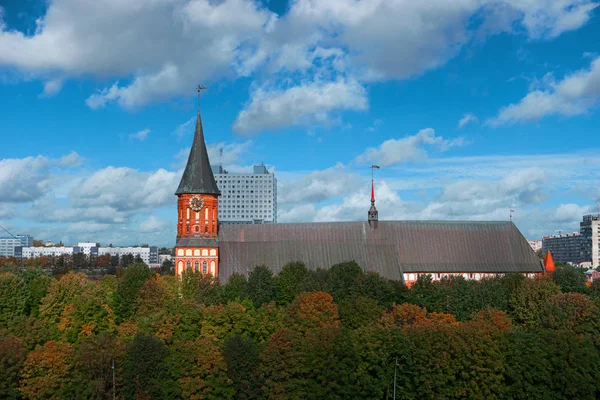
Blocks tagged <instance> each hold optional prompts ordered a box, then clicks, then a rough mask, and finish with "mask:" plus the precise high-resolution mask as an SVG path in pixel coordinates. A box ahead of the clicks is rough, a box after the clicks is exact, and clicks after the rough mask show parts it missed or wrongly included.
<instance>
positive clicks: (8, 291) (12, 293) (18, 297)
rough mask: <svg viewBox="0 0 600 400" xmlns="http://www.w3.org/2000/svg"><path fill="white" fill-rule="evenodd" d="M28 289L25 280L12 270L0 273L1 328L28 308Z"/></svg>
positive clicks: (23, 313)
mask: <svg viewBox="0 0 600 400" xmlns="http://www.w3.org/2000/svg"><path fill="white" fill-rule="evenodd" d="M28 297H29V296H28V291H27V286H26V284H25V280H24V279H23V278H22V277H20V276H17V275H14V274H12V273H10V272H8V273H3V274H0V328H4V327H6V326H8V323H9V321H11V320H12V319H13V318H16V317H18V316H21V315H25V312H26V310H27V300H28Z"/></svg>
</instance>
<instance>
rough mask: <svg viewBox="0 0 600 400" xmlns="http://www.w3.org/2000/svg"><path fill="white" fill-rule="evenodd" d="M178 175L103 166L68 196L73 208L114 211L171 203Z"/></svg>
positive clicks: (173, 202) (165, 171) (162, 171)
mask: <svg viewBox="0 0 600 400" xmlns="http://www.w3.org/2000/svg"><path fill="white" fill-rule="evenodd" d="M179 179H180V176H179V175H178V174H177V173H175V172H172V171H167V170H164V169H159V170H157V171H154V172H140V171H137V170H135V169H132V168H126V167H106V168H103V169H101V170H98V171H96V172H95V173H94V174H92V175H91V176H90V177H88V178H86V179H84V180H83V181H82V182H81V184H80V185H78V186H77V187H76V188H74V189H73V191H72V192H71V194H70V197H71V199H72V200H73V203H74V205H75V206H85V207H94V206H109V207H113V208H114V209H116V210H118V211H129V210H140V209H148V208H153V207H161V206H165V205H168V204H175V200H174V196H173V194H174V193H175V190H176V189H177V184H178V183H179Z"/></svg>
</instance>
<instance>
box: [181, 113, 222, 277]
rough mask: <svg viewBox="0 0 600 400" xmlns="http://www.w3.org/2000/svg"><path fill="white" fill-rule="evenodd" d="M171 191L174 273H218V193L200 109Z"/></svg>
mask: <svg viewBox="0 0 600 400" xmlns="http://www.w3.org/2000/svg"><path fill="white" fill-rule="evenodd" d="M175 194H176V195H177V197H178V198H179V199H178V201H177V243H176V245H175V273H176V275H180V274H181V273H182V272H183V271H185V270H190V269H191V270H194V271H199V272H202V273H203V274H212V275H214V276H218V275H219V242H218V237H217V230H218V215H219V202H218V196H219V195H220V194H221V193H220V192H219V188H218V187H217V182H216V181H215V177H214V175H213V173H212V169H211V167H210V162H209V159H208V152H207V151H206V143H205V142H204V131H203V129H202V119H201V118H200V111H198V116H197V118H196V130H195V132H194V141H193V143H192V148H191V150H190V155H189V158H188V162H187V165H186V167H185V171H184V173H183V176H182V178H181V182H180V183H179V187H178V188H177V192H175Z"/></svg>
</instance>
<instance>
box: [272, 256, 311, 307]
mask: <svg viewBox="0 0 600 400" xmlns="http://www.w3.org/2000/svg"><path fill="white" fill-rule="evenodd" d="M307 275H308V270H307V269H306V266H305V265H304V263H302V262H292V263H289V264H287V265H286V266H284V267H283V269H282V270H281V272H280V273H279V275H278V276H277V304H280V305H286V304H289V303H291V302H292V300H294V298H296V296H297V295H298V294H300V283H301V282H302V281H303V280H304V279H305V278H306V276H307Z"/></svg>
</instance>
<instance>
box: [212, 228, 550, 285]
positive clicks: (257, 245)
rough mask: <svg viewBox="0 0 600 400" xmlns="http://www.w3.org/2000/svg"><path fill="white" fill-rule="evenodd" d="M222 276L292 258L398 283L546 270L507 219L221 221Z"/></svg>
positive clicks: (274, 266) (273, 267)
mask: <svg viewBox="0 0 600 400" xmlns="http://www.w3.org/2000/svg"><path fill="white" fill-rule="evenodd" d="M219 254H220V262H219V277H220V279H221V280H224V281H226V280H227V279H228V278H229V276H230V275H231V274H233V273H236V272H237V273H242V274H247V273H249V272H250V271H252V269H253V268H254V267H255V266H256V265H266V266H267V267H269V268H270V269H271V270H272V271H273V272H274V273H278V272H280V271H281V269H282V268H283V267H284V266H285V265H286V264H287V263H289V262H292V261H302V262H304V264H305V265H306V267H307V268H309V269H313V270H314V269H317V268H329V267H331V266H332V265H334V264H337V263H341V262H346V261H356V262H357V263H358V264H359V265H360V266H361V267H362V268H363V269H364V270H365V271H375V272H378V273H379V274H380V275H381V276H384V277H386V278H388V279H395V280H402V279H403V274H404V273H415V272H424V273H437V272H440V273H444V272H445V273H451V272H457V273H459V272H460V273H465V272H466V273H470V272H480V273H508V272H521V273H523V272H528V273H534V272H535V273H539V272H543V267H542V263H541V262H540V260H539V259H538V257H537V256H536V254H535V253H534V252H533V250H532V249H531V247H530V246H529V243H528V242H527V240H526V239H525V238H524V237H523V235H521V233H520V232H519V230H518V229H517V228H516V226H515V225H514V224H513V223H511V222H471V221H468V222H467V221H379V226H378V229H370V228H369V225H368V223H367V222H325V223H301V224H256V225H250V224H249V225H221V226H220V227H219Z"/></svg>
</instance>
